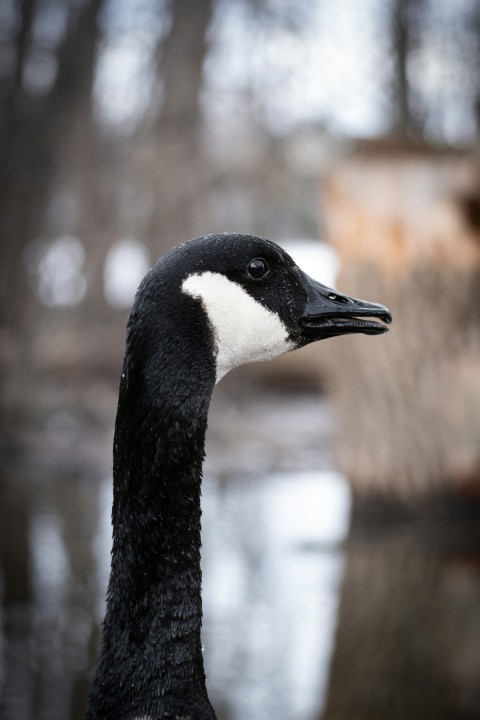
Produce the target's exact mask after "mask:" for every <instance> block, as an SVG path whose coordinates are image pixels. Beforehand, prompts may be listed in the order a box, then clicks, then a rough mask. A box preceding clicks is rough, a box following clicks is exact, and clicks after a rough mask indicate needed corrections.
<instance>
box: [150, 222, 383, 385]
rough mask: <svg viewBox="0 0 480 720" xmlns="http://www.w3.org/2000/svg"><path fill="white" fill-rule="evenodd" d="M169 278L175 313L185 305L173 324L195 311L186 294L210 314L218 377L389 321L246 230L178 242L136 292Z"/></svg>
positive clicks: (375, 330)
mask: <svg viewBox="0 0 480 720" xmlns="http://www.w3.org/2000/svg"><path fill="white" fill-rule="evenodd" d="M167 277H168V278H169V282H170V289H169V292H168V294H169V298H172V297H174V298H175V296H176V312H177V313H178V312H179V310H180V309H182V308H183V310H181V312H182V313H183V316H182V317H181V316H179V315H177V317H176V326H177V329H179V328H181V327H182V326H184V325H185V323H186V322H187V321H188V320H189V319H190V318H191V317H192V312H193V313H194V307H192V305H189V304H188V302H187V303H185V300H186V299H189V300H190V301H193V303H194V305H196V307H197V308H200V309H201V311H202V312H203V314H204V316H205V317H206V319H207V322H208V327H209V330H210V338H211V348H210V349H211V352H212V354H213V356H214V358H215V375H216V381H217V382H218V380H220V379H221V378H222V377H223V376H224V375H225V374H226V373H227V372H229V370H231V369H233V368H235V367H237V366H239V365H242V364H244V363H247V362H251V361H255V360H269V359H271V358H273V357H275V356H277V355H280V354H282V353H284V352H287V351H290V350H294V349H296V348H300V347H303V346H304V345H307V344H309V343H311V342H314V341H316V340H322V339H324V338H329V337H333V336H336V335H345V334H351V333H364V334H368V335H378V334H381V333H384V332H386V330H387V329H388V328H387V327H386V325H385V323H390V322H391V315H390V313H389V311H388V309H387V308H386V307H384V306H383V305H378V304H374V303H370V302H366V301H364V300H357V299H355V298H352V297H348V296H347V295H344V294H343V293H340V292H338V291H337V290H333V289H331V288H328V287H326V286H325V285H322V284H321V283H319V282H318V281H316V280H314V279H312V278H310V277H309V276H308V275H307V274H306V273H305V272H304V271H303V270H301V269H300V268H299V267H298V266H297V265H296V264H295V262H294V261H293V260H292V258H291V257H290V256H289V255H288V254H287V253H286V252H285V251H284V250H283V249H282V248H280V247H279V246H278V245H276V244H275V243H273V242H271V241H269V240H266V239H264V238H259V237H253V236H250V235H226V234H225V235H210V236H206V237H202V238H195V239H194V240H191V241H189V242H187V243H184V244H183V245H179V246H177V247H176V248H174V249H173V250H172V251H171V252H170V253H167V255H166V256H164V258H162V260H160V261H159V263H157V265H156V266H155V268H153V270H152V271H151V272H150V274H149V275H148V276H147V278H146V280H145V281H144V284H143V287H141V289H140V293H139V295H140V297H141V298H142V297H144V296H145V295H147V294H148V290H149V288H151V287H152V286H156V287H158V285H159V284H160V285H164V284H165V282H166V281H165V279H166V278H167ZM154 295H155V294H154ZM162 298H163V300H162V302H165V300H166V298H165V294H163V295H162ZM155 312H156V311H154V313H153V314H155ZM158 312H162V308H158Z"/></svg>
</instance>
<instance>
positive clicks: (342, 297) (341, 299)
mask: <svg viewBox="0 0 480 720" xmlns="http://www.w3.org/2000/svg"><path fill="white" fill-rule="evenodd" d="M328 299H329V300H333V302H340V303H343V304H345V303H348V301H349V298H347V297H345V295H339V294H337V293H333V292H332V293H329V294H328Z"/></svg>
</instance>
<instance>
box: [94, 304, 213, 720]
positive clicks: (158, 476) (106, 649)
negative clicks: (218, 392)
mask: <svg viewBox="0 0 480 720" xmlns="http://www.w3.org/2000/svg"><path fill="white" fill-rule="evenodd" d="M197 315H198V313H197ZM133 320H135V318H133ZM130 325H131V327H130V330H129V334H128V337H127V352H126V355H125V361H124V368H123V374H122V380H121V384H120V397H119V405H118V412H117V420H116V428H115V441H114V501H113V512H112V521H113V549H112V569H111V575H110V582H109V588H108V596H107V613H106V617H105V624H104V637H103V647H102V654H101V660H100V665H99V668H98V671H97V675H96V678H95V681H94V684H93V687H92V691H91V694H90V700H89V709H88V711H87V719H88V720H93V718H95V719H97V720H100V719H101V720H110V719H111V720H113V719H115V720H122V719H125V720H133V719H134V718H144V717H148V718H149V719H150V718H152V719H157V718H172V719H174V718H182V720H183V719H184V718H185V719H187V718H188V720H206V719H207V718H208V719H209V720H212V719H214V718H215V715H214V713H213V710H212V708H211V706H210V703H209V701H208V697H207V693H206V689H205V673H204V669H203V659H202V646H201V639H200V631H201V621H202V604H201V570H200V546H201V538H200V530H201V525H200V516H201V510H200V490H201V478H202V462H203V457H204V443H205V431H206V427H207V414H208V406H209V402H210V396H211V392H212V388H213V384H214V378H215V363H214V359H213V355H212V351H211V345H209V343H210V342H211V338H210V335H209V330H208V327H206V322H205V323H204V324H203V326H202V327H199V323H198V322H197V323H196V326H195V328H193V327H192V328H190V329H191V331H192V332H193V330H195V332H194V334H193V342H192V335H191V334H190V336H189V342H188V343H187V342H186V340H185V337H186V335H187V333H186V332H181V333H180V334H179V332H178V326H177V329H176V332H175V334H174V335H169V334H168V333H167V334H165V333H164V335H163V342H160V343H159V342H158V336H157V346H158V350H157V352H156V353H154V354H146V353H145V354H142V346H141V344H140V340H138V341H137V340H136V338H135V327H134V322H133V321H132V319H131V322H130ZM200 325H201V323H200ZM187 330H188V328H187ZM143 335H145V328H143ZM165 338H168V341H167V340H166V339H165ZM143 341H144V342H145V338H144V337H143ZM192 354H194V356H195V357H194V360H193V359H192Z"/></svg>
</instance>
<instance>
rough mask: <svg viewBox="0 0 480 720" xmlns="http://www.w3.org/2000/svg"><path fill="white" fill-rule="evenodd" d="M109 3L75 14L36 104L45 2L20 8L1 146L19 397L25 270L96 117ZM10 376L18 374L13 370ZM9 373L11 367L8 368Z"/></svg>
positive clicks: (4, 279) (4, 300)
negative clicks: (75, 134) (60, 170)
mask: <svg viewBox="0 0 480 720" xmlns="http://www.w3.org/2000/svg"><path fill="white" fill-rule="evenodd" d="M103 3H104V0H85V1H84V2H83V3H82V4H81V5H80V6H79V7H78V5H74V4H72V5H71V6H70V8H69V22H68V25H67V31H66V34H65V37H64V39H63V41H61V42H60V44H59V46H58V50H57V55H56V60H57V67H58V70H57V75H56V80H55V82H54V84H53V86H52V88H51V90H50V91H49V93H48V94H47V95H46V96H42V97H32V96H31V95H29V94H28V91H27V90H26V89H25V88H24V87H23V86H22V84H21V79H22V77H23V75H24V70H25V62H26V57H27V55H28V47H29V43H30V35H31V27H32V23H33V20H34V17H35V12H36V11H38V10H39V8H40V6H41V4H42V3H41V2H40V1H39V0H36V1H35V0H32V1H29V0H24V2H23V3H22V4H21V6H20V30H19V32H18V34H17V37H16V48H15V56H16V66H15V70H14V73H13V76H12V79H11V82H10V84H9V86H7V88H6V90H5V94H4V102H3V103H2V105H3V114H2V118H1V122H2V128H1V129H2V133H1V137H2V138H3V141H0V238H1V262H0V328H2V329H3V333H4V334H6V336H7V338H8V337H9V336H10V340H8V342H13V337H16V338H18V339H19V341H20V348H19V349H18V348H17V350H18V352H17V353H16V354H15V356H14V373H15V377H14V378H12V379H11V382H10V383H9V385H10V389H11V390H12V397H15V396H17V397H16V400H18V399H19V398H18V395H20V396H22V395H24V394H25V392H24V387H25V386H24V382H25V378H26V375H27V368H26V365H28V362H29V350H28V348H29V344H30V340H29V339H30V336H31V334H32V332H33V326H34V322H35V315H34V308H35V300H34V299H33V298H32V290H31V287H30V284H29V282H28V278H27V274H26V270H25V267H24V262H23V258H24V252H25V248H26V246H27V245H28V243H29V242H30V241H31V240H32V239H34V238H37V237H41V236H42V234H43V232H44V229H45V225H44V222H45V211H46V207H47V204H48V201H49V198H50V191H51V187H52V182H53V179H54V176H55V172H56V170H57V166H58V157H59V154H60V153H61V151H62V148H63V144H64V141H65V138H66V136H67V135H68V131H69V128H70V127H71V125H72V123H73V122H77V121H78V120H79V118H81V117H82V114H83V118H85V117H86V116H87V115H88V113H89V112H90V96H91V88H92V80H93V69H94V62H95V54H96V47H97V41H98V25H97V20H98V15H99V12H100V10H101V8H102V5H103ZM10 369H11V368H10ZM7 370H8V368H7Z"/></svg>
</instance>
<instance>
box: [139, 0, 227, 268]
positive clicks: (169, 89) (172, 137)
mask: <svg viewBox="0 0 480 720" xmlns="http://www.w3.org/2000/svg"><path fill="white" fill-rule="evenodd" d="M212 6H213V2H212V0H197V1H196V2H194V3H192V2H189V0H173V1H172V3H171V12H172V27H171V30H170V34H169V35H168V37H167V39H166V41H165V43H164V46H163V57H162V63H161V67H160V70H161V73H162V79H163V103H162V106H161V111H160V113H159V116H158V120H157V122H156V125H155V127H154V147H155V157H154V158H153V159H152V163H153V165H152V168H151V177H152V176H153V188H154V196H155V201H154V211H153V213H152V216H151V221H150V225H149V229H148V232H147V235H148V240H149V243H150V245H151V247H152V248H153V254H154V256H155V255H158V254H160V253H161V252H162V251H164V250H165V249H167V248H169V247H171V246H172V245H174V244H176V243H178V242H182V241H184V240H187V239H188V238H190V237H192V236H193V235H195V234H199V233H201V234H203V232H205V227H204V224H203V222H202V220H203V217H204V215H203V213H202V202H204V201H205V197H204V193H203V191H204V187H205V174H204V168H203V166H202V158H201V150H200V142H199V139H200V133H201V130H202V113H201V107H200V97H201V90H202V80H203V65H204V61H205V56H206V53H207V49H208V44H207V32H208V28H209V24H210V19H211V14H212Z"/></svg>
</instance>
